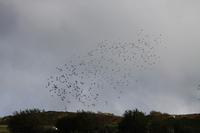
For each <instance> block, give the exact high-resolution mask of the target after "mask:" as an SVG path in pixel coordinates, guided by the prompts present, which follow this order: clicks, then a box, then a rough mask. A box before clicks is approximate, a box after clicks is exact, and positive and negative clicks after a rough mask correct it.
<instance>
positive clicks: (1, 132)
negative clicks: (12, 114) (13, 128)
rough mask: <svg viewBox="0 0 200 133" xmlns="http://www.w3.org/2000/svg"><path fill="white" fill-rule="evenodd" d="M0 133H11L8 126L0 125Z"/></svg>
mask: <svg viewBox="0 0 200 133" xmlns="http://www.w3.org/2000/svg"><path fill="white" fill-rule="evenodd" d="M0 133H9V130H8V128H7V125H0Z"/></svg>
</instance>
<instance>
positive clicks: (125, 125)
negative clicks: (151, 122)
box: [118, 109, 147, 133]
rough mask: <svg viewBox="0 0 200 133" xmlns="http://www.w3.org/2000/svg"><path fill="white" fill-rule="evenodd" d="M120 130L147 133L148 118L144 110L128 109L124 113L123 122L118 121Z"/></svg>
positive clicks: (124, 132) (123, 132) (131, 132)
mask: <svg viewBox="0 0 200 133" xmlns="http://www.w3.org/2000/svg"><path fill="white" fill-rule="evenodd" d="M118 128H119V131H120V132H122V133H127V132H130V133H146V132H147V118H146V116H145V114H144V113H143V112H140V111H138V109H135V110H133V111H132V110H127V111H125V113H124V114H123V118H122V120H121V122H119V123H118Z"/></svg>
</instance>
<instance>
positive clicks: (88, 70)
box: [46, 29, 166, 107]
mask: <svg viewBox="0 0 200 133" xmlns="http://www.w3.org/2000/svg"><path fill="white" fill-rule="evenodd" d="M143 32H144V30H143V29H141V31H140V33H138V34H137V36H136V39H135V40H136V41H135V42H124V43H123V42H122V39H121V38H119V39H118V41H119V42H117V41H114V42H111V43H109V42H108V40H104V41H102V42H100V43H99V44H98V45H97V47H96V48H95V49H93V50H91V51H89V52H86V53H85V55H77V54H73V56H72V59H71V60H70V61H69V62H66V63H65V64H64V65H63V66H62V67H56V69H57V71H58V73H57V75H56V76H50V78H48V79H47V85H46V88H48V89H49V92H50V93H52V92H54V93H56V94H57V96H58V97H60V98H61V100H62V101H64V100H65V99H67V103H68V104H71V103H72V102H71V101H70V100H71V98H74V99H76V100H77V101H78V102H80V103H81V104H83V105H84V106H87V107H95V106H96V105H97V102H98V101H101V100H103V101H105V95H104V93H107V92H108V91H111V90H112V91H113V93H114V94H113V95H112V96H116V98H117V99H121V98H122V92H123V91H124V88H125V87H127V86H129V85H130V83H132V81H135V82H134V83H135V84H138V83H139V82H138V80H137V79H133V78H135V75H136V74H135V73H134V72H139V73H140V74H141V75H144V74H145V72H147V71H152V70H154V69H155V68H156V64H157V63H160V62H161V55H157V53H156V50H157V47H158V48H160V47H162V45H161V41H160V37H161V34H159V35H158V36H156V35H147V34H143ZM164 50H166V47H164ZM110 88H111V89H110ZM100 89H104V93H96V91H99V90H100ZM115 92H116V93H115ZM117 92H118V93H117ZM52 97H53V95H52ZM108 98H109V97H108ZM105 104H106V105H108V100H106V101H105Z"/></svg>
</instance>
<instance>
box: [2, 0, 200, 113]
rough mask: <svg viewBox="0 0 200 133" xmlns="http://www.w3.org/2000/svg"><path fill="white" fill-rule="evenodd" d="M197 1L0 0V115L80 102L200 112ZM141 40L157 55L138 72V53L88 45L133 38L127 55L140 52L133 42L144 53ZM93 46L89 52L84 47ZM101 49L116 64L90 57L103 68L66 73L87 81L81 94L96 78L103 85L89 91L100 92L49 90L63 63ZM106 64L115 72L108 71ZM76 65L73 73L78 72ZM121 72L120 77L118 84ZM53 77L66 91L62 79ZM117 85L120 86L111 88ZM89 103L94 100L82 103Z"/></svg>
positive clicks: (100, 107) (112, 109)
mask: <svg viewBox="0 0 200 133" xmlns="http://www.w3.org/2000/svg"><path fill="white" fill-rule="evenodd" d="M199 7H200V1H199V0H190V1H187V0H176V1H173V0H162V1H161V0H151V1H148V0H126V1H119V0H99V1H92V0H84V1H79V0H34V1H27V0H17V1H13V0H4V1H0V117H3V116H6V115H12V113H13V112H14V111H19V110H24V109H32V108H39V109H44V110H46V111H48V110H55V111H65V110H66V109H67V111H77V110H82V109H83V110H85V111H94V112H96V111H101V112H109V113H114V114H116V115H122V114H123V113H124V111H125V110H129V109H131V110H132V109H135V108H138V109H139V110H140V111H143V112H146V113H147V114H148V113H149V112H150V111H152V110H155V111H161V112H163V113H170V114H185V113H200V101H199V100H198V98H200V91H198V90H197V89H198V84H199V83H200V69H199V67H200V60H199V59H200V37H199V35H200V26H199V24H200V8H199ZM140 39H143V40H142V41H143V42H139V41H140ZM156 39H157V40H156ZM145 42H146V43H148V44H149V46H152V47H154V48H153V49H151V50H150V51H149V55H155V57H157V58H156V60H157V59H158V58H159V61H157V62H156V63H155V64H154V61H153V60H154V59H155V58H151V59H149V63H152V64H154V66H153V67H151V68H149V66H144V68H145V67H146V68H147V69H146V70H144V71H142V74H141V71H140V70H139V69H138V68H137V65H138V66H140V67H141V65H143V64H141V62H144V61H145V60H143V58H142V57H141V56H140V57H139V56H138V57H137V61H136V60H134V61H135V66H131V63H133V61H131V60H129V61H126V62H123V61H125V60H124V59H123V60H122V59H121V58H119V56H117V55H112V56H111V51H109V50H108V52H107V53H98V52H96V53H95V52H94V51H95V49H98V50H99V49H101V48H100V45H99V43H100V44H102V45H105V44H106V47H107V48H108V49H109V48H110V49H111V46H114V45H118V46H119V45H122V46H123V45H124V44H128V43H131V44H133V43H134V44H135V47H134V48H132V49H130V47H126V48H127V49H128V48H129V51H128V52H126V53H124V57H125V56H126V57H129V56H132V54H131V52H132V53H137V54H139V55H141V51H140V50H139V49H138V47H137V46H139V44H140V43H141V45H140V46H141V47H142V46H144V52H145V53H146V52H148V49H147V47H145V45H144V44H145ZM158 42H159V44H157V43H158ZM122 49H123V48H122V47H121V48H119V49H118V50H119V51H120V50H122ZM98 50H97V51H98ZM111 50H112V49H111ZM115 50H116V49H115ZM92 51H93V53H92V54H93V55H92V57H90V55H88V53H89V52H92ZM114 52H117V51H114ZM102 56H103V57H102ZM79 57H81V59H79ZM101 57H102V59H103V58H104V59H105V60H109V61H111V59H112V60H113V61H114V62H115V65H116V64H119V66H118V67H116V66H113V65H112V64H111V62H109V61H107V63H106V62H103V61H101V62H100V63H99V64H98V62H93V64H92V65H93V66H96V67H97V66H98V67H100V66H102V69H101V72H102V73H104V74H105V75H106V76H105V75H104V76H103V77H98V78H96V79H94V80H93V78H94V77H87V78H86V76H85V77H83V79H77V78H76V76H75V75H73V77H72V78H71V79H70V81H68V82H71V83H75V81H76V80H79V81H78V82H79V83H80V82H84V83H85V84H84V85H82V86H81V85H79V87H80V88H79V89H82V90H84V93H83V94H81V95H82V96H83V95H85V96H91V95H89V91H90V90H88V88H90V87H91V84H93V83H95V81H96V82H98V83H99V81H101V86H104V87H103V88H99V87H98V86H97V85H96V86H95V85H94V86H92V90H91V91H92V93H93V94H94V95H96V94H98V101H92V102H90V101H87V100H85V101H84V102H85V103H84V104H83V102H80V100H77V99H75V98H74V97H73V96H72V93H71V95H70V93H68V94H65V98H64V100H62V99H61V98H60V97H59V96H57V94H54V92H53V93H52V92H49V90H50V89H52V88H50V87H52V86H51V85H53V84H51V85H50V86H48V82H49V81H48V79H50V78H51V77H53V79H52V80H54V81H53V82H56V77H58V75H62V74H66V73H67V72H68V70H66V69H65V67H66V66H65V64H67V65H69V66H71V65H75V64H78V63H79V64H80V63H81V61H85V62H86V63H88V62H92V61H94V60H95V59H96V60H98V61H99V60H100V58H101ZM74 62H75V64H73V63H74ZM126 64H127V65H126ZM57 67H58V68H62V69H63V70H62V72H61V71H59V70H58V68H57ZM96 67H86V66H85V67H84V69H85V68H86V69H87V70H86V69H85V70H84V71H85V73H86V72H88V71H89V70H90V71H92V72H94V71H95V69H96ZM142 67H143V66H142ZM106 68H109V69H106ZM79 69H80V70H81V69H82V67H80V68H79ZM112 69H114V71H117V70H119V71H120V72H118V73H115V74H114V73H112ZM125 69H129V70H128V73H129V74H130V75H131V76H130V75H129V77H128V78H125V77H124V76H127V75H128V73H127V71H125ZM80 70H79V71H78V70H77V71H76V73H77V74H80V73H79V72H81V71H80ZM68 74H69V73H68ZM126 74H127V75H126ZM101 76H102V75H101ZM105 77H106V78H107V79H105V81H102V80H104V79H103V78H105ZM109 78H112V82H111V79H109ZM120 79H123V80H124V82H126V83H124V82H123V81H122V80H120ZM73 80H74V81H73ZM92 80H93V81H92ZM106 80H110V83H109V82H108V81H106ZM119 80H120V81H122V82H121V83H120V84H117V81H119ZM123 83H124V84H123ZM57 84H58V85H60V86H61V87H63V89H66V91H67V89H68V88H67V87H66V83H57ZM111 84H112V85H111ZM46 86H48V87H46ZM115 86H116V87H117V89H118V91H116V90H114V89H113V88H114V87H115ZM81 87H82V88H81ZM71 90H72V88H71ZM56 93H58V92H56ZM52 95H53V97H52ZM119 97H120V98H119ZM94 98H95V97H93V100H95V99H94ZM82 101H83V97H82ZM87 102H88V103H87ZM90 103H92V105H94V104H95V106H89V107H88V105H89V104H90ZM85 104H87V106H85Z"/></svg>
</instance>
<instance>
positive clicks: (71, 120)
mask: <svg viewBox="0 0 200 133" xmlns="http://www.w3.org/2000/svg"><path fill="white" fill-rule="evenodd" d="M56 127H57V128H58V131H59V132H60V133H70V132H75V131H76V132H81V133H87V132H93V131H96V130H98V127H99V119H98V116H97V114H95V113H92V112H85V111H81V112H80V111H79V112H77V113H76V114H74V115H67V116H65V117H62V118H60V119H58V121H57V122H56Z"/></svg>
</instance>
